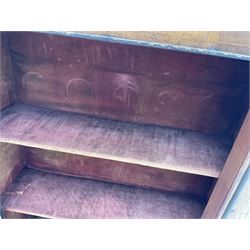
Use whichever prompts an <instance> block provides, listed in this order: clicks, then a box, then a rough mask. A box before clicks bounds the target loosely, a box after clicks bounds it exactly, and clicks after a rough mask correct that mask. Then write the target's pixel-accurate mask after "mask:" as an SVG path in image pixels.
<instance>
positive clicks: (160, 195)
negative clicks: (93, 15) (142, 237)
mask: <svg viewBox="0 0 250 250" xmlns="http://www.w3.org/2000/svg"><path fill="white" fill-rule="evenodd" d="M203 208H204V204H203V202H201V201H199V200H196V199H194V198H192V197H189V196H187V195H181V194H178V193H169V192H159V191H152V190H146V189H141V188H136V187H130V186H125V185H118V184H111V183H105V182H100V181H93V180H87V179H81V178H76V177H69V176H62V175H57V174H50V173H44V172H40V171H36V170H32V169H28V168H26V169H24V170H23V171H22V172H21V174H20V175H19V176H18V177H17V179H16V180H15V182H14V183H13V184H12V185H11V186H10V188H9V189H8V190H7V191H6V192H5V193H4V194H3V196H2V212H3V214H4V212H5V211H9V212H18V213H23V214H30V215H35V216H39V217H45V218H89V219H90V218H95V219H101V218H137V219H140V218H142V219H149V218H199V217H200V216H201V213H202V210H203Z"/></svg>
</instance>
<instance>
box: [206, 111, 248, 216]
mask: <svg viewBox="0 0 250 250" xmlns="http://www.w3.org/2000/svg"><path fill="white" fill-rule="evenodd" d="M249 153H250V111H248V113H247V115H246V117H245V120H244V123H243V125H242V127H241V129H240V132H239V135H238V136H237V138H236V140H235V142H234V145H233V147H232V150H231V152H230V154H229V156H228V158H227V161H226V163H225V166H224V168H223V170H222V172H221V174H220V176H219V179H218V181H217V184H216V186H215V188H214V190H213V192H212V194H211V197H210V200H209V202H208V204H207V206H206V208H205V210H204V213H203V215H202V217H203V218H206V219H211V218H216V217H217V216H218V214H219V212H220V209H221V208H222V206H223V204H224V202H226V199H227V197H228V195H229V193H230V190H231V188H232V186H233V184H234V181H235V179H236V178H237V176H238V174H239V172H240V171H241V169H242V166H243V163H244V161H245V160H246V159H247V156H248V155H249Z"/></svg>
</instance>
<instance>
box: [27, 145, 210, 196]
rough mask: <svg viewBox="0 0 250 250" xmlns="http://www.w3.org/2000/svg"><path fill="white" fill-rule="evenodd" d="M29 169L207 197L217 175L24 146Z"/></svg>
mask: <svg viewBox="0 0 250 250" xmlns="http://www.w3.org/2000/svg"><path fill="white" fill-rule="evenodd" d="M23 152H25V159H26V164H27V166H29V167H30V168H35V169H39V170H42V171H49V172H54V173H60V174H64V175H73V176H82V177H86V178H92V179H96V180H104V181H109V182H114V183H120V184H129V185H136V186H140V187H147V188H154V189H161V190H168V191H174V192H182V193H189V194H193V195H196V196H199V197H202V198H203V199H207V197H208V194H209V191H210V190H211V188H212V186H213V181H214V178H210V177H204V176H198V175H192V174H185V173H181V172H175V171H168V170H163V169H157V168H149V167H145V166H140V165H136V164H129V163H122V162H118V161H110V160H103V159H98V158H93V157H85V156H80V155H73V154H66V153H62V152H55V151H49V150H42V149H37V148H25V150H23Z"/></svg>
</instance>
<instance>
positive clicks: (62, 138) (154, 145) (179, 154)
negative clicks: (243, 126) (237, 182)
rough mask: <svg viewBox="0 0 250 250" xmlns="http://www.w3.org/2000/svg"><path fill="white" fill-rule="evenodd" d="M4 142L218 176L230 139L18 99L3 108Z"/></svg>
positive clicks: (2, 131)
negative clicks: (77, 111)
mask: <svg viewBox="0 0 250 250" xmlns="http://www.w3.org/2000/svg"><path fill="white" fill-rule="evenodd" d="M0 129H1V136H0V141H2V142H8V143H14V144H20V145H24V146H30V147H37V148H43V149H50V150H54V151H62V152H67V153H73V154H79V155H85V156H90V157H96V158H102V159H107V160H114V161H119V162H127V163H133V164H139V165H142V166H149V167H156V168H162V169H169V170H174V171H179V172H186V173H192V174H198V175H204V176H211V177H218V176H219V174H220V172H221V169H222V168H223V165H224V163H225V160H226V158H227V156H228V153H229V150H230V146H231V145H230V142H229V141H228V139H227V138H224V137H221V136H212V135H208V134H203V133H199V132H192V131H187V130H180V129H173V128H166V127H159V126H152V125H141V124H133V123H127V122H119V121H115V120H108V119H102V118H96V117H90V116H86V115H79V114H74V113H67V112H61V111H55V110H52V109H47V108H41V107H35V106H30V105H25V104H20V103H16V104H14V105H12V106H10V107H8V108H6V109H5V110H4V111H3V112H2V117H1V121H0Z"/></svg>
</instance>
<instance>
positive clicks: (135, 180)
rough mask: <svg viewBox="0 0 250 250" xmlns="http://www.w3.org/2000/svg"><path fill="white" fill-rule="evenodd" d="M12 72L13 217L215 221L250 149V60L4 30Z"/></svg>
mask: <svg viewBox="0 0 250 250" xmlns="http://www.w3.org/2000/svg"><path fill="white" fill-rule="evenodd" d="M0 80H1V103H0V105H1V118H0V160H1V166H0V171H1V175H0V194H1V203H0V204H1V214H2V217H3V218H37V217H38V218H144V219H147V218H163V219H164V218H201V217H203V218H214V217H215V214H216V213H218V211H217V210H219V209H220V206H221V202H222V200H224V196H223V195H225V194H223V192H222V193H221V191H220V190H221V185H222V184H220V183H219V182H220V178H221V177H223V178H224V176H228V175H229V177H227V178H228V179H226V180H228V183H226V184H223V185H224V186H223V188H224V187H225V190H226V189H227V188H226V186H227V185H228V186H230V185H231V181H232V179H233V178H235V176H236V175H237V173H238V171H239V169H240V166H241V165H242V164H243V163H242V162H243V161H244V158H245V156H246V155H247V153H248V151H249V148H250V142H249V140H250V139H249V138H248V135H249V134H248V129H249V128H250V125H249V114H247V113H248V109H249V61H247V60H241V59H233V58H226V57H219V56H212V55H205V54H197V53H187V52H183V51H174V50H169V49H164V48H162V49H161V48H154V47H147V46H140V45H131V44H126V43H116V42H106V41H98V40H95V39H88V38H84V37H74V36H68V35H57V34H52V33H38V32H2V33H1V79H0ZM230 168H233V170H232V171H231V172H230V171H228V170H227V169H230ZM223 171H224V172H223ZM230 178H231V179H230ZM223 180H224V179H223ZM217 190H219V191H217ZM213 191H214V194H213ZM225 192H226V191H225ZM211 194H212V195H211ZM220 195H221V196H220ZM214 197H215V198H214ZM216 197H217V198H216ZM216 204H217V205H216ZM204 211H205V212H204Z"/></svg>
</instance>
